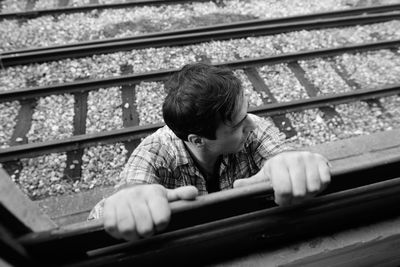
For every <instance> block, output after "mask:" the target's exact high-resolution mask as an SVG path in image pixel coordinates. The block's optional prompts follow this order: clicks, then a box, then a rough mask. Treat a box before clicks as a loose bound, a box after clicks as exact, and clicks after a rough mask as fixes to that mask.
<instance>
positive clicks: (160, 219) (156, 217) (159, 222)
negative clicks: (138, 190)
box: [146, 196, 171, 232]
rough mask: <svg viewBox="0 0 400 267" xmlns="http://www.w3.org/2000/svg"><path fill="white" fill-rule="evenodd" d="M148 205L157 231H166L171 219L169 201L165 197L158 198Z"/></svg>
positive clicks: (148, 202)
mask: <svg viewBox="0 0 400 267" xmlns="http://www.w3.org/2000/svg"><path fill="white" fill-rule="evenodd" d="M146 203H147V206H148V208H149V211H150V215H151V217H152V219H153V224H154V226H155V228H156V230H157V231H158V232H159V231H162V230H164V229H165V228H166V227H167V226H168V224H169V221H170V218H171V208H170V207H169V204H168V200H167V199H166V198H165V197H161V196H157V197H154V198H153V199H151V201H149V200H148V201H147V202H146Z"/></svg>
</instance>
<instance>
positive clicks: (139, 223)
mask: <svg viewBox="0 0 400 267" xmlns="http://www.w3.org/2000/svg"><path fill="white" fill-rule="evenodd" d="M130 205H131V210H132V213H133V216H134V218H135V223H136V232H137V234H138V235H139V236H141V237H150V236H152V235H153V234H154V224H153V218H152V216H151V214H150V211H149V207H148V206H147V203H146V201H145V200H143V199H141V200H140V201H136V202H132V203H131V204H130ZM133 205H134V206H133Z"/></svg>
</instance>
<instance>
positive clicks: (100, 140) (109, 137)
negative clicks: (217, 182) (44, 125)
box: [0, 85, 400, 162]
mask: <svg viewBox="0 0 400 267" xmlns="http://www.w3.org/2000/svg"><path fill="white" fill-rule="evenodd" d="M399 93H400V85H394V86H389V87H383V88H377V89H360V90H355V91H352V92H345V93H339V94H331V95H323V96H318V97H313V98H309V99H301V100H295V101H290V102H283V103H274V104H267V105H263V106H260V107H256V108H251V109H250V110H249V112H250V113H253V114H256V115H260V116H272V115H277V114H284V113H287V112H295V111H302V110H306V109H311V108H320V107H325V106H332V105H338V104H344V103H349V102H354V101H360V100H365V99H371V98H378V97H385V96H391V95H396V94H399ZM163 125H164V124H162V123H159V124H152V125H146V126H133V127H127V128H124V129H119V130H113V131H107V132H100V133H96V134H88V135H75V136H72V137H70V138H66V139H63V140H52V141H46V142H40V143H30V144H23V145H18V146H12V147H9V148H4V149H0V162H7V161H12V160H18V159H20V158H31V157H36V156H41V155H45V154H49V153H60V152H67V151H72V150H78V149H84V148H87V147H92V146H96V145H103V144H112V143H116V142H122V141H130V140H135V139H139V138H143V137H146V136H148V135H149V134H151V133H153V132H154V131H156V130H157V129H159V128H160V127H162V126H163Z"/></svg>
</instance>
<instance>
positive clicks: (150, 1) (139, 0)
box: [0, 0, 210, 20]
mask: <svg viewBox="0 0 400 267" xmlns="http://www.w3.org/2000/svg"><path fill="white" fill-rule="evenodd" d="M209 1H210V0H135V1H131V2H125V3H114V4H93V5H85V6H75V7H60V8H49V9H37V10H30V11H24V12H6V13H0V20H3V19H21V18H25V19H26V18H36V17H39V16H45V15H57V14H60V13H78V12H88V11H92V10H95V9H98V10H101V9H119V8H129V7H142V6H159V5H165V4H169V5H171V4H182V3H188V2H209Z"/></svg>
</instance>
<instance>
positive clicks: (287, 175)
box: [233, 151, 331, 206]
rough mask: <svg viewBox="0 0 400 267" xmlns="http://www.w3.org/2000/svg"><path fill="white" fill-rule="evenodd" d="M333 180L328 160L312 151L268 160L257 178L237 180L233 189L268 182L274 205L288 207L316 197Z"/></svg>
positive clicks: (284, 154)
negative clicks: (270, 186)
mask: <svg viewBox="0 0 400 267" xmlns="http://www.w3.org/2000/svg"><path fill="white" fill-rule="evenodd" d="M330 180H331V175H330V167H329V162H328V160H327V159H326V158H325V157H323V156H322V155H320V154H316V153H312V152H303V151H289V152H283V153H280V154H278V155H276V156H275V157H273V158H271V159H269V160H267V161H266V162H265V164H264V166H263V168H262V169H261V170H260V171H259V172H258V173H257V174H256V175H254V176H252V177H250V178H247V179H239V180H236V181H235V183H234V184H233V186H234V187H240V186H246V185H249V184H254V183H259V182H265V181H269V182H270V183H271V185H272V188H273V189H274V193H275V202H276V203H277V204H278V205H281V206H285V205H289V204H294V203H299V202H301V201H303V200H305V199H307V198H309V197H311V196H315V195H316V194H317V193H319V192H321V191H322V190H324V189H325V188H326V186H327V185H328V184H329V182H330Z"/></svg>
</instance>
